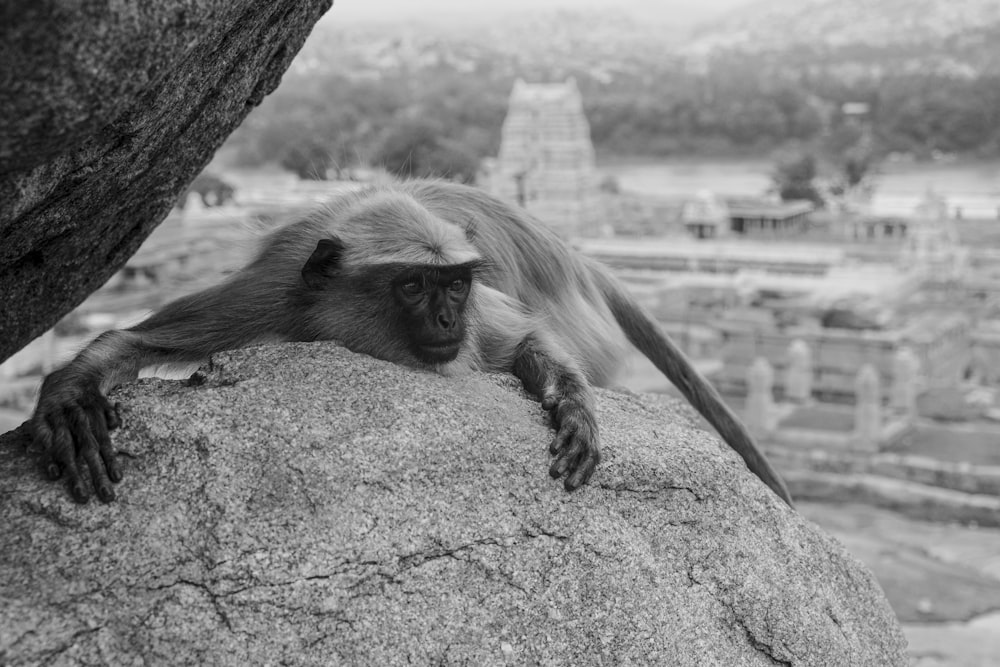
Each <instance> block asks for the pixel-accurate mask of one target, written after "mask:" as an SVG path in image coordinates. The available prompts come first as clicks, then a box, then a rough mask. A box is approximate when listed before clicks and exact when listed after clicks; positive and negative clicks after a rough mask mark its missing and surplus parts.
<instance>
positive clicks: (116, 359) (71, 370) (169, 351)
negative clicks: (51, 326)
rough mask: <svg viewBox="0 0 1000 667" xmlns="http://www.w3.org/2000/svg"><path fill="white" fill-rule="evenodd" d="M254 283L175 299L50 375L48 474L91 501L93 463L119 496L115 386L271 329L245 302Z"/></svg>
mask: <svg viewBox="0 0 1000 667" xmlns="http://www.w3.org/2000/svg"><path fill="white" fill-rule="evenodd" d="M246 287H247V285H241V284H239V283H238V282H235V281H233V282H230V283H226V284H224V285H222V286H218V287H214V288H210V289H208V290H205V291H204V292H200V293H198V294H194V295H191V296H189V297H184V298H182V299H178V300H177V301H174V302H172V303H170V304H167V305H166V306H165V307H164V308H163V309H162V310H160V311H159V312H157V313H155V314H154V315H152V316H151V317H150V318H148V319H147V320H145V321H144V322H142V323H141V324H139V325H137V326H135V327H133V328H131V329H127V330H113V331H106V332H105V333H103V334H101V335H100V336H98V337H97V338H96V339H94V341H93V342H91V343H90V344H89V345H88V346H87V347H86V348H84V349H83V351H82V352H80V354H78V355H77V356H76V357H75V358H74V359H73V360H72V361H71V362H69V363H68V364H67V365H66V366H64V367H62V368H60V369H58V370H56V371H55V372H53V373H51V374H50V375H49V376H48V377H46V378H45V381H44V382H43V383H42V388H41V392H40V395H39V399H38V405H37V407H36V408H35V412H34V414H33V415H32V418H31V434H32V440H33V446H32V449H35V450H36V451H40V452H41V454H42V463H43V467H44V469H45V471H46V472H47V474H48V476H49V477H50V478H51V479H53V480H55V479H58V478H59V477H61V476H62V475H63V474H64V473H65V475H66V478H67V481H68V483H69V488H70V491H71V493H72V494H73V497H74V498H75V499H76V500H77V501H78V502H87V500H88V499H89V496H90V492H89V490H88V486H87V484H86V483H85V480H84V471H83V468H84V467H86V469H87V470H88V471H89V473H90V478H91V482H92V483H93V486H94V489H95V490H96V491H97V496H98V497H99V498H100V499H101V500H102V501H104V502H109V501H111V500H114V498H115V493H114V489H113V487H112V485H111V484H112V482H118V481H120V480H121V477H122V475H121V471H120V470H119V468H118V465H117V463H116V461H115V452H114V448H113V447H112V445H111V439H110V436H109V431H111V430H113V429H114V428H116V427H117V426H118V424H119V417H118V412H117V410H116V409H115V407H114V406H112V405H111V403H110V402H109V401H108V399H107V392H108V391H110V390H111V389H112V388H114V387H115V386H117V385H119V384H121V383H123V382H128V381H130V380H134V379H135V378H136V377H138V374H139V371H140V370H141V369H142V368H144V367H146V366H151V365H159V364H168V363H177V362H193V361H201V360H203V359H205V358H206V357H207V356H208V355H209V354H211V353H212V352H217V351H220V350H227V349H233V348H236V347H241V346H243V345H247V344H250V343H252V342H254V340H255V339H258V338H259V336H260V335H261V333H262V332H264V331H266V330H267V329H268V326H267V324H266V322H267V318H266V317H262V316H261V313H258V312H255V309H254V307H252V306H248V305H246V304H247V302H246V301H243V300H241V299H242V297H246V296H247V294H245V292H246ZM81 462H82V465H81Z"/></svg>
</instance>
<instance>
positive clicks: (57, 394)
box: [29, 180, 792, 506]
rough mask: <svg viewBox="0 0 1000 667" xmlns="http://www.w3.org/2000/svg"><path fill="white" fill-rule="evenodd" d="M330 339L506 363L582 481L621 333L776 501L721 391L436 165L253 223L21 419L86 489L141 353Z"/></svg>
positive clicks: (447, 371)
mask: <svg viewBox="0 0 1000 667" xmlns="http://www.w3.org/2000/svg"><path fill="white" fill-rule="evenodd" d="M317 340H336V341H339V342H340V343H341V344H343V345H344V346H345V347H346V348H348V349H349V350H351V351H353V352H357V353H365V354H368V355H371V356H373V357H376V358H379V359H383V360H386V361H390V362H393V363H397V364H401V365H404V366H409V367H413V368H417V369H423V370H426V371H431V372H436V373H440V374H442V375H445V376H450V375H458V374H462V373H467V372H471V371H486V372H508V373H513V375H515V376H516V377H517V378H519V379H520V381H521V382H522V384H523V386H524V387H525V389H526V390H527V391H528V393H529V394H531V395H533V396H534V397H535V398H537V400H539V401H540V402H541V406H542V408H543V410H545V411H547V412H548V413H549V415H550V417H551V422H552V424H553V427H554V430H555V435H554V437H553V439H552V441H551V444H550V446H549V452H550V455H551V456H552V462H551V466H550V469H549V473H550V475H551V476H552V477H553V478H557V479H558V478H562V479H563V485H564V487H565V489H566V490H568V491H572V490H574V489H576V488H578V487H580V486H581V485H583V484H585V483H586V482H587V481H588V480H589V479H590V477H591V475H592V474H593V472H594V470H595V468H596V466H597V464H598V462H599V461H600V457H601V453H600V446H599V438H598V424H597V419H596V415H595V395H594V391H593V387H595V386H609V385H610V384H611V382H612V380H613V378H614V377H615V375H616V374H617V373H618V372H619V371H620V369H621V367H622V365H623V359H624V356H625V355H626V354H627V352H628V349H629V345H630V344H631V345H633V346H635V347H636V348H637V349H638V350H639V351H640V352H641V353H643V354H644V355H645V356H646V357H648V358H649V359H650V360H651V361H652V362H653V363H654V364H655V365H656V366H657V367H658V368H659V370H660V371H661V372H663V373H664V374H665V375H666V376H667V378H668V379H669V380H670V381H671V382H673V384H674V385H675V386H677V388H678V389H679V390H680V391H681V393H682V394H683V395H684V396H685V397H686V398H687V400H688V401H689V402H690V403H691V405H693V406H694V407H695V408H696V409H697V410H698V411H699V412H700V413H701V414H702V415H703V416H704V417H705V418H706V419H707V420H708V422H709V423H710V424H711V425H712V426H713V427H714V428H715V429H716V430H717V431H718V432H719V434H720V435H721V436H722V438H723V439H724V440H725V441H726V442H727V443H728V445H729V446H730V447H732V449H734V450H735V451H736V452H737V453H738V454H739V455H740V456H742V458H743V459H744V461H745V462H746V464H747V466H748V468H749V469H750V470H751V471H752V472H753V473H755V474H756V475H757V476H758V477H759V478H760V479H761V480H762V481H763V482H764V483H765V484H766V485H767V486H768V487H770V488H771V489H772V490H773V491H774V492H775V493H776V494H777V495H778V496H779V497H780V498H781V499H782V500H784V501H785V502H786V503H787V504H788V505H789V506H791V505H792V500H791V496H790V495H789V493H788V490H787V489H786V487H785V485H784V483H783V481H782V480H781V478H780V477H779V476H778V474H777V473H776V472H775V471H774V469H773V468H772V467H771V465H770V464H769V462H768V461H767V459H766V458H765V457H764V455H763V454H762V453H761V452H760V450H759V449H758V448H757V446H756V445H755V444H754V441H753V439H752V438H751V436H750V434H749V433H748V431H747V429H746V428H745V427H744V426H743V424H742V423H741V422H740V420H739V419H738V418H737V417H736V416H735V414H734V413H733V412H732V410H730V408H729V407H727V406H726V404H725V403H724V402H723V400H722V398H721V397H720V395H719V394H718V392H717V391H716V390H715V389H714V388H713V387H712V385H710V384H709V383H708V381H707V380H706V379H705V378H704V377H703V376H702V375H701V374H699V373H698V372H697V370H696V369H695V368H694V367H693V366H692V364H691V363H690V362H689V361H688V360H687V358H686V357H685V356H684V354H683V353H682V352H681V350H680V349H679V348H678V347H677V346H676V345H675V344H674V343H673V342H672V341H671V339H670V338H669V337H668V336H667V335H666V334H665V333H664V332H663V331H662V330H661V328H660V327H659V326H658V325H657V324H656V323H655V321H654V320H653V318H652V317H651V316H650V315H649V314H648V313H647V312H646V311H645V309H644V308H643V307H642V306H641V305H640V304H639V303H638V302H637V301H635V299H634V298H633V297H631V296H630V295H629V293H628V291H627V290H626V288H625V287H624V285H622V283H621V282H620V281H619V280H618V279H617V278H615V277H614V276H613V275H612V274H611V273H610V271H609V270H608V269H607V268H605V267H604V266H603V265H602V264H600V263H599V262H597V261H596V260H594V259H592V258H589V257H586V256H585V255H583V254H582V253H580V252H578V251H576V250H575V249H573V248H572V246H570V245H569V244H568V243H567V242H565V241H564V240H562V239H561V238H560V237H559V236H557V235H556V234H555V233H554V232H553V231H552V230H550V229H549V228H547V227H546V226H545V225H544V224H543V223H541V222H540V221H538V220H537V219H536V218H534V217H532V216H531V215H530V214H529V213H528V212H526V211H525V210H524V209H522V208H519V207H515V206H513V205H511V204H508V203H506V202H504V201H502V200H500V199H498V198H496V197H493V196H492V195H489V194H487V193H486V192H484V191H482V190H480V189H478V188H475V187H472V186H464V185H459V184H455V183H450V182H444V181H433V180H413V181H401V182H395V183H391V184H382V185H374V186H368V187H366V188H364V189H362V190H359V191H355V192H351V193H346V194H342V195H339V196H337V197H334V198H332V199H330V200H329V201H326V202H324V203H322V204H320V205H318V206H316V207H315V208H314V209H312V210H311V211H309V212H307V213H305V214H302V215H300V216H299V217H298V218H297V219H295V220H293V221H292V222H290V223H288V224H287V225H285V226H282V227H280V228H277V229H276V230H274V231H272V232H271V233H269V234H268V235H266V236H265V237H264V238H263V240H262V243H261V245H260V248H259V249H258V251H257V254H256V255H255V257H254V258H253V259H252V260H251V261H250V262H249V263H248V264H247V265H246V266H245V267H243V268H242V269H240V270H238V271H236V272H234V273H233V274H231V275H229V276H228V277H227V278H226V279H224V280H223V281H222V282H221V283H219V284H217V285H215V286H213V287H209V288H207V289H204V290H202V291H200V292H195V293H194V294H191V295H188V296H184V297H181V298H179V299H177V300H175V301H173V302H170V303H168V304H166V305H165V306H163V307H162V308H161V309H160V310H158V311H156V312H154V313H153V314H152V315H150V316H149V317H148V318H147V319H145V320H144V321H142V322H140V323H139V324H137V325H135V326H132V327H130V328H126V329H118V330H111V331H107V332H104V333H103V334H101V335H99V336H98V337H97V338H95V339H94V340H93V341H92V342H91V343H90V344H89V345H87V346H86V347H85V348H84V349H83V350H82V351H81V352H80V353H79V354H78V355H77V356H76V357H75V358H74V359H72V360H71V361H70V362H69V363H68V364H66V365H65V366H63V367H62V368H59V369H57V370H56V371H54V372H53V373H51V374H50V375H48V377H46V378H45V380H44V381H43V383H42V387H41V390H40V395H39V399H38V403H37V406H36V409H35V411H34V413H33V415H32V417H31V419H30V427H29V432H30V433H31V435H32V438H33V445H34V447H33V449H34V450H36V451H40V452H41V453H42V464H43V468H44V469H45V470H46V471H47V474H48V476H49V477H50V478H51V479H53V480H56V479H59V478H60V477H62V476H63V475H65V477H66V479H67V481H68V485H69V488H70V492H71V494H72V496H73V497H74V499H75V500H77V501H78V502H81V503H85V502H87V501H88V499H89V495H90V492H89V490H88V488H87V485H86V484H85V483H84V480H85V477H84V472H89V476H90V479H91V484H92V486H93V489H94V490H95V491H96V494H97V496H98V498H99V499H100V500H101V501H104V502H110V501H112V500H114V499H115V491H114V488H113V486H112V484H113V483H117V482H118V481H120V480H121V478H122V473H121V470H120V468H119V466H118V464H117V462H116V460H115V450H114V448H113V446H112V443H111V439H110V435H109V432H110V431H111V430H113V429H114V428H116V427H117V426H118V425H119V423H120V418H119V415H118V412H117V409H116V406H113V405H112V404H111V403H110V401H109V399H108V398H107V395H108V392H109V391H110V390H111V389H112V388H113V387H115V386H117V385H119V384H121V383H124V382H127V381H130V380H134V379H135V378H136V377H137V376H138V373H139V371H140V370H141V369H142V368H144V367H147V366H154V365H163V364H174V363H178V362H183V363H192V362H198V361H204V360H205V359H206V358H207V357H208V356H209V355H211V354H212V353H215V352H219V351H223V350H230V349H235V348H240V347H245V346H248V345H252V344H256V343H260V342H274V341H317Z"/></svg>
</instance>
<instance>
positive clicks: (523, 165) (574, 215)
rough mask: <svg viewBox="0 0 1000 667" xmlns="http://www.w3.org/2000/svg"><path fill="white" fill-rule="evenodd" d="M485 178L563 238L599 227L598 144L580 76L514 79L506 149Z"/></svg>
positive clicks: (489, 186) (491, 189) (503, 138)
mask: <svg viewBox="0 0 1000 667" xmlns="http://www.w3.org/2000/svg"><path fill="white" fill-rule="evenodd" d="M481 180H482V183H481V185H482V186H483V187H484V188H485V189H486V190H487V191H489V192H491V193H493V194H495V195H497V196H499V197H501V198H503V199H507V200H509V201H513V202H517V203H518V204H519V205H521V206H523V207H525V208H526V209H528V211H530V212H531V213H532V214H534V215H535V216H537V217H538V218H539V219H540V220H542V221H543V222H545V223H547V224H548V225H549V226H551V228H552V229H554V230H555V231H556V232H557V233H558V234H560V235H561V236H563V237H567V238H568V237H574V236H581V235H592V234H593V233H594V232H595V231H596V227H597V225H598V224H599V223H600V222H601V221H600V220H599V219H598V218H599V214H598V210H597V209H598V206H597V202H598V187H597V181H598V179H597V170H596V167H595V162H594V145H593V144H592V143H591V141H590V125H589V124H588V123H587V119H586V117H585V116H584V114H583V101H582V99H581V97H580V90H579V88H577V85H576V81H575V80H574V79H572V78H570V79H568V80H567V81H566V82H565V83H556V84H530V83H526V82H525V81H523V80H521V79H518V80H517V81H515V82H514V88H513V90H512V91H511V93H510V103H509V107H508V110H507V117H506V119H505V120H504V123H503V128H502V130H501V139H500V154H499V156H498V157H497V159H496V160H494V161H490V163H489V164H488V165H487V166H486V167H485V170H484V174H483V176H482V179H481Z"/></svg>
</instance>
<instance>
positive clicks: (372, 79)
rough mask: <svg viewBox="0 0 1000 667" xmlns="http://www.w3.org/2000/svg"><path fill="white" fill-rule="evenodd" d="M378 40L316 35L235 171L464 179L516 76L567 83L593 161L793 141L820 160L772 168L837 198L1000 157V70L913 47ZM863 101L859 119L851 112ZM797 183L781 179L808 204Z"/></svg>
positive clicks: (242, 133)
mask: <svg viewBox="0 0 1000 667" xmlns="http://www.w3.org/2000/svg"><path fill="white" fill-rule="evenodd" d="M378 34H381V33H378ZM991 34H992V33H991ZM997 36H998V37H1000V30H998V34H997ZM373 39H375V38H374V37H369V36H367V35H365V36H357V35H355V36H354V37H353V41H352V37H351V36H350V35H348V34H347V33H346V32H345V33H341V34H337V35H335V36H331V37H330V38H328V39H323V40H317V41H316V42H310V43H309V44H308V45H307V47H306V49H305V50H304V51H303V54H302V57H301V59H304V60H305V61H306V62H309V63H312V65H311V67H309V68H300V69H298V70H293V71H292V72H290V73H288V74H287V75H286V77H285V81H284V82H283V83H282V85H281V87H280V88H279V90H278V91H277V92H275V93H274V94H273V95H271V96H270V97H268V98H267V99H266V100H265V101H264V103H263V104H262V105H261V106H260V108H258V109H257V110H255V111H254V112H253V113H252V114H251V115H250V117H249V118H248V119H247V121H246V122H245V123H244V125H243V126H242V127H241V128H240V130H238V131H237V133H236V134H235V135H234V137H233V138H232V145H235V146H236V147H238V149H239V150H238V153H239V156H240V158H241V160H242V162H243V163H244V164H260V163H262V162H265V161H272V162H278V163H280V164H283V165H285V166H286V168H288V169H290V170H292V171H294V172H295V173H297V174H299V175H300V176H302V177H304V178H325V177H326V176H327V174H328V173H330V174H335V175H340V172H342V170H344V169H350V168H351V167H353V166H355V165H373V166H377V165H379V164H383V165H384V166H386V167H387V168H388V169H390V170H392V171H396V172H398V173H405V174H428V175H429V174H434V175H443V176H448V177H455V178H458V179H461V180H467V179H468V178H469V177H470V174H471V173H474V171H475V168H474V163H475V161H476V160H478V159H480V158H482V157H484V156H487V155H495V154H496V150H497V148H498V144H499V135H500V127H501V124H502V121H503V118H504V114H505V112H506V105H507V98H508V95H509V93H510V89H511V86H512V85H513V81H514V79H515V77H516V76H525V77H526V78H528V79H529V80H538V81H553V80H563V79H565V78H566V77H568V76H573V77H575V79H576V80H577V83H578V85H579V87H580V89H581V92H582V94H583V100H584V108H585V112H586V114H587V118H588V120H589V122H590V128H591V136H592V138H593V140H594V144H595V147H596V149H597V150H598V152H599V153H601V154H605V155H629V156H636V155H646V156H650V157H665V156H670V155H677V154H682V155H690V154H702V155H706V154H708V155H732V154H753V155H761V154H769V153H770V152H772V151H774V150H776V149H780V148H782V147H786V146H787V145H788V144H789V143H790V142H791V143H792V144H794V146H796V150H798V151H799V152H800V153H802V154H803V155H811V156H812V158H811V159H812V160H813V163H814V164H812V166H810V164H809V159H810V158H808V157H802V161H800V162H798V163H797V164H796V163H794V161H792V162H785V163H779V165H778V167H777V169H778V171H780V172H789V170H790V172H789V173H786V174H785V176H782V177H783V178H785V177H786V176H795V174H794V173H791V172H795V171H801V172H803V174H805V173H806V172H808V171H809V170H810V169H815V170H817V172H826V175H827V176H828V177H829V178H830V179H831V180H832V185H831V188H832V190H833V191H834V194H837V193H838V192H844V191H847V190H849V189H851V188H853V187H857V186H858V185H860V184H862V183H863V181H864V180H865V178H866V177H867V176H869V175H870V174H871V171H872V169H873V168H874V166H875V165H876V164H877V162H878V160H879V158H880V156H882V155H885V154H888V153H890V152H894V151H895V152H905V153H909V154H912V155H914V156H916V157H917V158H924V157H930V156H936V155H939V154H941V153H962V154H971V155H977V156H982V157H996V156H1000V73H998V67H985V66H984V67H981V68H980V69H978V70H974V71H972V72H971V73H970V72H968V71H963V72H960V73H955V72H952V71H949V70H947V69H942V68H940V67H938V68H935V67H930V66H928V67H926V68H923V67H914V66H913V63H914V62H917V61H915V60H914V58H918V57H919V53H911V51H912V47H910V46H892V45H889V46H884V47H874V46H870V45H855V46H851V45H848V46H845V47H842V48H841V49H840V50H831V49H830V47H828V46H822V45H818V46H815V47H809V46H802V45H799V46H795V47H794V48H791V49H786V50H782V51H778V52H765V51H762V52H744V51H735V50H734V51H724V50H723V51H716V52H713V53H712V55H710V56H709V57H707V58H706V59H705V60H704V61H703V62H699V63H698V64H697V66H692V63H691V62H690V61H688V60H686V59H684V58H681V57H679V56H676V55H672V54H670V53H668V52H663V53H652V54H646V55H644V56H642V57H640V56H641V55H642V54H641V53H640V51H639V50H638V49H637V50H635V52H636V53H637V54H639V55H633V54H631V53H627V54H626V55H625V56H622V60H621V62H614V63H612V62H609V61H608V56H607V55H606V54H592V55H589V56H588V54H586V53H579V54H576V55H574V56H572V57H569V56H567V57H566V58H564V59H561V60H559V61H558V64H549V63H553V62H556V60H555V59H554V58H548V59H541V60H539V61H537V62H536V61H529V60H528V58H529V56H528V55H525V54H523V53H517V52H516V50H512V49H506V50H505V49H504V47H503V45H500V44H494V43H489V42H485V41H484V42H482V43H479V42H477V43H475V44H471V45H470V44H469V43H468V42H462V41H461V40H459V39H458V38H455V39H454V40H449V39H445V38H442V37H440V36H436V37H433V38H431V37H428V40H427V42H426V43H423V44H419V45H417V46H413V45H412V44H409V47H408V48H410V51H405V50H403V47H402V46H400V40H399V39H389V37H387V36H386V35H384V34H381V39H382V41H383V42H385V45H379V46H378V48H377V49H376V48H374V47H373V45H372V43H371V42H372V40H373ZM407 44H408V43H407ZM404 46H405V44H404ZM418 47H419V48H418ZM982 48H985V47H982ZM393 49H396V50H397V51H398V52H397V51H393ZM414 51H416V53H415V54H414ZM623 51H627V49H625V48H624V47H623ZM373 52H377V53H376V55H374V56H373V55H371V54H372V53H373ZM387 54H389V55H387ZM393 54H395V56H394V58H390V57H389V56H391V55H393ZM456 54H457V55H456ZM539 58H541V57H539ZM588 58H589V59H588ZM567 63H571V64H569V65H567ZM609 70H613V75H610V76H609V75H608V71H609ZM858 103H860V104H863V105H866V106H865V107H864V108H867V109H868V112H867V113H862V114H860V115H859V114H850V113H845V111H844V109H845V108H847V107H845V105H846V104H858ZM800 157H801V156H800ZM782 159H784V158H782ZM803 174H800V175H799V176H796V177H795V178H792V179H791V180H790V181H787V182H783V186H784V187H787V188H789V189H791V190H795V189H802V188H804V190H803V191H802V192H800V193H799V194H801V195H803V196H805V197H806V198H809V199H813V198H814V196H815V194H814V193H813V192H812V191H811V190H810V189H809V187H806V186H805V182H804V181H803V180H802V178H801V177H802V175H803ZM796 179H797V180H796Z"/></svg>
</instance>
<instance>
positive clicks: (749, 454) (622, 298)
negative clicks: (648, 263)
mask: <svg viewBox="0 0 1000 667" xmlns="http://www.w3.org/2000/svg"><path fill="white" fill-rule="evenodd" d="M593 274H594V277H595V278H596V279H597V283H598V285H599V286H600V289H601V292H602V293H603V294H604V299H605V301H606V302H607V304H608V307H609V308H610V309H611V312H612V314H614V316H615V320H617V321H618V326H620V327H621V328H622V330H623V331H624V332H625V335H626V336H627V337H628V339H629V341H630V342H631V343H632V344H633V345H635V346H636V347H637V348H638V349H639V351H640V352H642V353H643V354H644V355H646V357H647V358H649V360H650V361H652V362H653V364H654V365H655V366H656V367H657V368H658V369H660V371H661V372H662V373H663V374H664V375H666V376H667V379H669V380H670V381H671V382H672V383H673V384H674V386H675V387H677V388H678V389H679V390H680V391H681V393H682V394H684V396H685V397H686V398H687V400H688V402H690V403H691V405H693V406H694V407H695V409H696V410H698V412H700V413H701V414H702V416H703V417H705V419H707V420H708V422H709V423H710V424H711V425H712V426H713V427H714V428H715V430H716V431H718V432H719V435H721V436H722V439H723V440H725V441H726V443H727V444H728V445H729V446H730V447H732V448H733V450H735V451H736V453H737V454H739V455H740V456H741V457H743V460H744V461H745V462H746V464H747V467H748V468H749V469H750V471H751V472H753V473H754V474H755V475H757V476H758V477H759V478H760V479H761V480H763V482H764V483H765V484H767V485H768V486H769V487H771V489H772V490H773V491H774V492H775V493H777V494H778V496H780V497H781V499H782V500H784V501H785V502H786V503H788V505H789V506H793V505H792V497H791V494H789V493H788V488H787V487H786V486H785V483H784V482H783V481H782V479H781V477H779V476H778V473H777V472H776V471H775V470H774V468H772V467H771V464H770V462H768V460H767V459H766V458H765V457H764V454H763V453H762V452H761V451H760V450H759V449H758V448H757V445H756V444H754V441H753V438H752V437H751V435H750V433H749V431H747V429H746V427H745V426H744V425H743V423H742V422H741V421H740V419H739V418H738V417H737V416H736V415H735V414H734V413H733V411H732V410H730V408H729V406H727V405H726V404H725V403H724V402H723V400H722V397H721V396H720V395H719V392H718V391H716V389H715V387H713V386H712V385H711V384H709V382H708V380H706V379H705V378H704V377H703V376H702V375H701V373H699V372H698V371H697V370H696V369H695V367H694V366H692V365H691V362H690V361H688V359H687V357H686V356H685V355H684V353H683V352H681V350H680V349H679V348H678V347H677V346H676V345H675V344H674V342H673V341H672V340H670V337H669V336H667V335H666V334H665V333H664V332H663V331H662V330H661V329H660V327H659V325H657V324H656V322H655V321H654V320H653V319H652V317H650V316H649V315H648V314H647V313H646V311H645V309H644V308H643V307H642V306H641V305H639V303H637V302H636V301H635V299H633V298H632V296H631V295H630V294H629V293H628V292H626V291H625V289H624V287H623V286H622V285H621V284H620V283H619V282H618V281H617V280H616V279H615V278H613V277H611V276H610V275H608V274H607V272H606V271H605V270H604V269H603V268H602V267H599V266H597V267H594V270H593Z"/></svg>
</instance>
